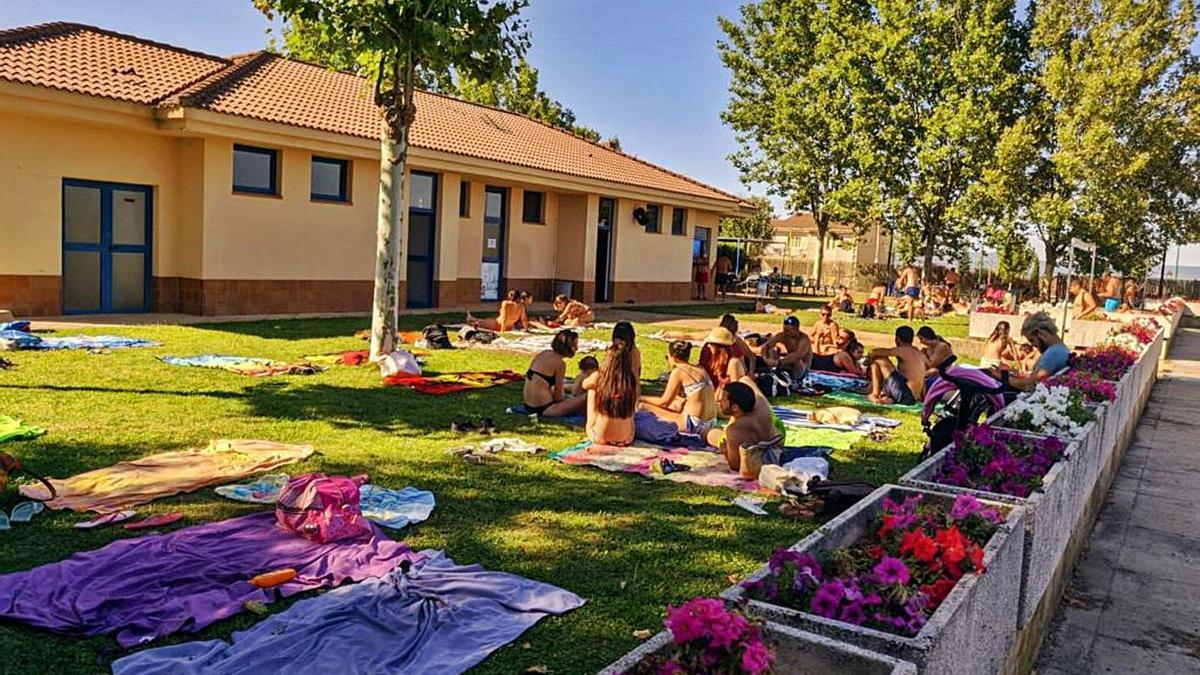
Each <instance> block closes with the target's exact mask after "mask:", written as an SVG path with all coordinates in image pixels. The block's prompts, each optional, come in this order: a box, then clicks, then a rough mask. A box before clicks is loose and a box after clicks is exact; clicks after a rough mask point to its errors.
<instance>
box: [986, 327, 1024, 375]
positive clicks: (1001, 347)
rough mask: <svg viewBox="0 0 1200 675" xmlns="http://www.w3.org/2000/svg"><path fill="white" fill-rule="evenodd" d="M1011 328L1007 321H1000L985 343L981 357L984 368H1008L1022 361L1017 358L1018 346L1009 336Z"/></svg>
mask: <svg viewBox="0 0 1200 675" xmlns="http://www.w3.org/2000/svg"><path fill="white" fill-rule="evenodd" d="M1010 330H1011V327H1010V326H1009V324H1008V322H1007V321H999V322H997V323H996V327H995V328H993V329H992V334H991V335H989V336H988V339H987V342H984V343H983V356H981V357H979V365H980V367H982V368H1000V369H1003V368H1007V367H1009V364H1011V363H1016V362H1018V361H1019V360H1020V358H1019V357H1018V356H1017V349H1016V345H1015V344H1013V339H1012V336H1011V335H1010V334H1009V332H1010Z"/></svg>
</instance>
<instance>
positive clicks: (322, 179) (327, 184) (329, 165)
mask: <svg viewBox="0 0 1200 675" xmlns="http://www.w3.org/2000/svg"><path fill="white" fill-rule="evenodd" d="M311 193H312V196H313V197H318V198H321V199H340V200H345V199H346V196H347V193H346V164H345V163H344V162H342V161H339V160H329V159H318V158H316V157H314V158H313V161H312V188H311Z"/></svg>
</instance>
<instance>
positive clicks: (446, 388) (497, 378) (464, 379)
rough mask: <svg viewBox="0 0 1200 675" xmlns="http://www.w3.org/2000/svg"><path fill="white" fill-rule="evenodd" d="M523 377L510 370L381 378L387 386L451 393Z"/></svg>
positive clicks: (424, 392)
mask: <svg viewBox="0 0 1200 675" xmlns="http://www.w3.org/2000/svg"><path fill="white" fill-rule="evenodd" d="M523 379H525V378H524V377H522V376H521V375H518V374H517V373H514V372H513V371H511V370H497V371H489V372H482V373H443V374H441V375H409V374H407V373H397V374H395V375H389V376H388V377H385V378H383V383H384V384H385V385H387V386H389V387H407V388H408V389H415V390H417V391H419V392H421V393H422V394H453V393H455V392H460V391H466V390H467V389H487V388H488V387H495V386H497V385H500V384H508V383H509V382H520V381H521V380H523Z"/></svg>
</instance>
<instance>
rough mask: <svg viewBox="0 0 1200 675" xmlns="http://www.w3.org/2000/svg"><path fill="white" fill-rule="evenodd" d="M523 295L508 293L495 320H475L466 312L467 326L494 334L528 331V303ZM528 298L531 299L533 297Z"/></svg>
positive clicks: (516, 292)
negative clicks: (493, 332)
mask: <svg viewBox="0 0 1200 675" xmlns="http://www.w3.org/2000/svg"><path fill="white" fill-rule="evenodd" d="M524 295H528V294H524ZM524 295H523V293H522V291H518V290H515V289H514V290H511V291H509V292H508V295H507V296H505V299H504V301H503V302H501V303H500V314H499V316H497V317H496V318H495V319H476V318H475V317H474V316H472V315H471V312H467V325H469V326H471V327H472V328H483V329H484V330H490V331H495V332H503V331H510V330H526V329H528V328H529V317H528V316H527V315H526V312H525V310H526V307H527V306H528V304H529V303H528V302H526V301H525V300H524ZM529 297H530V300H532V299H533V296H529Z"/></svg>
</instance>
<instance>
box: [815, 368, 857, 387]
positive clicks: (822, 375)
mask: <svg viewBox="0 0 1200 675" xmlns="http://www.w3.org/2000/svg"><path fill="white" fill-rule="evenodd" d="M804 384H806V385H809V386H817V387H825V388H826V389H831V390H833V391H841V390H844V389H851V390H853V389H864V388H865V387H866V386H867V379H866V378H865V377H858V376H857V375H846V374H845V373H830V372H826V371H823V370H810V371H808V374H807V375H805V376H804Z"/></svg>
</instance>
